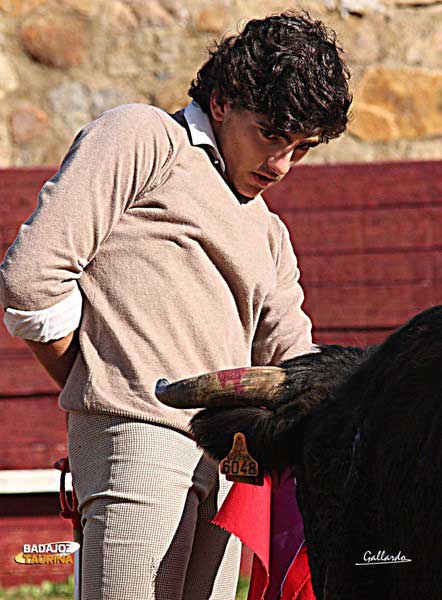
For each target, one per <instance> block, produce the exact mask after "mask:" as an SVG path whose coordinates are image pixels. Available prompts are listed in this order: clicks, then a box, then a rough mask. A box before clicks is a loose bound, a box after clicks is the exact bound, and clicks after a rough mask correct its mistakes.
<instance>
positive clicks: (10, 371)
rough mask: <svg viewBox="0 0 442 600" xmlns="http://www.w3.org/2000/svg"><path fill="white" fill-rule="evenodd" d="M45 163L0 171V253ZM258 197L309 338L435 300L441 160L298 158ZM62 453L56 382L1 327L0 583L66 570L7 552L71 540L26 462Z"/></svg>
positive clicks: (339, 339)
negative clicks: (299, 292) (291, 252)
mask: <svg viewBox="0 0 442 600" xmlns="http://www.w3.org/2000/svg"><path fill="white" fill-rule="evenodd" d="M52 173H53V169H52V170H51V169H46V168H35V169H9V170H3V171H0V197H1V201H0V255H3V253H4V252H5V251H6V249H7V247H8V246H9V245H10V243H11V241H12V240H13V239H14V237H15V235H16V233H17V229H18V226H19V224H20V223H21V222H23V221H24V220H25V219H26V218H27V217H28V216H29V215H30V213H31V212H32V210H33V209H34V206H35V203H36V197H37V194H38V190H39V189H40V187H41V185H42V183H43V182H44V181H45V180H46V179H48V178H49V177H50V176H51V175H52ZM266 199H267V201H268V204H269V206H270V207H271V208H272V210H274V211H275V212H277V213H278V214H279V215H280V216H281V217H282V219H283V220H284V221H285V223H286V224H287V226H288V228H289V230H290V234H291V238H292V243H293V245H294V247H295V251H296V253H297V255H298V257H299V262H300V266H301V271H302V285H303V287H304V290H305V294H306V300H305V305H304V306H305V309H306V311H307V312H308V313H309V314H310V315H311V317H312V319H313V323H314V334H315V340H316V341H317V342H321V343H332V342H336V343H344V344H352V345H365V344H368V343H374V342H377V341H380V340H382V339H383V338H384V337H385V336H386V335H387V333H388V332H389V331H391V330H392V329H393V328H395V327H396V326H398V325H399V324H401V323H402V322H404V321H405V320H407V319H408V318H409V317H411V316H412V315H413V314H415V313H416V312H418V311H420V310H422V309H424V308H426V307H428V306H431V305H434V304H438V303H441V302H442V252H441V249H442V235H441V234H442V163H441V162H403V163H382V164H381V163H378V164H361V165H341V166H299V167H296V169H294V170H293V171H292V172H291V173H290V174H289V175H288V176H287V177H286V178H285V179H284V181H283V182H282V183H281V184H279V186H278V187H276V188H275V189H274V190H272V191H271V192H270V193H268V194H267V198H266ZM29 276H30V277H32V265H31V266H30V273H29ZM65 455H66V444H65V430H64V419H63V415H62V413H61V411H59V410H58V409H57V387H56V386H55V384H54V383H52V381H51V380H50V378H49V377H48V376H47V375H46V374H45V373H44V372H43V370H42V369H41V368H40V367H39V366H38V364H37V363H36V361H35V359H34V358H33V357H32V355H31V353H30V352H29V351H28V349H27V348H26V346H25V345H24V343H23V342H22V341H20V340H18V339H14V338H11V337H10V336H9V335H8V334H7V332H6V330H5V328H4V327H3V325H0V529H1V536H0V557H1V561H0V585H4V586H6V585H15V584H18V583H23V582H38V581H41V580H42V579H45V578H51V579H53V580H60V579H64V578H65V577H66V576H67V575H68V573H69V569H68V568H67V567H66V566H48V567H40V566H38V567H35V566H23V565H17V564H15V563H14V562H13V557H14V556H15V555H16V554H18V553H19V552H20V551H21V546H22V544H24V543H43V542H50V541H60V540H63V539H70V526H69V524H67V523H65V522H63V521H62V520H61V519H60V518H59V517H58V515H57V512H58V505H57V497H56V494H55V492H54V489H55V488H54V484H53V483H50V484H47V485H46V487H45V486H44V485H43V484H41V480H42V478H43V479H44V474H45V473H46V474H47V472H46V471H42V472H41V473H42V475H41V477H40V476H39V473H40V472H39V471H37V470H38V469H43V470H47V469H50V468H51V467H52V464H53V462H54V461H55V460H56V459H58V458H60V457H62V456H65ZM15 470H22V473H19V474H18V475H19V478H20V476H21V478H20V479H21V485H18V484H14V483H13V481H12V483H11V480H13V477H12V476H13V475H16V473H14V471H15ZM8 475H10V477H9V480H8ZM33 475H36V477H33ZM39 477H40V478H39ZM27 479H28V480H29V482H30V483H29V486H28V487H27V491H23V489H22V488H23V485H25V487H26V484H23V482H26V480H27ZM8 481H9V483H8ZM14 481H15V480H14ZM39 481H40V483H38V482H39Z"/></svg>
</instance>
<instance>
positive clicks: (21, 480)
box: [0, 469, 72, 494]
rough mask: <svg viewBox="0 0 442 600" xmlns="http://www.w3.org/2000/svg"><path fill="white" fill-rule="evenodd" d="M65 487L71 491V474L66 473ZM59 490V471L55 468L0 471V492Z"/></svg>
mask: <svg viewBox="0 0 442 600" xmlns="http://www.w3.org/2000/svg"><path fill="white" fill-rule="evenodd" d="M66 489H67V490H68V491H71V489H72V479H71V474H70V473H67V474H66ZM59 490H60V471H57V470H56V469H18V470H13V469H11V470H5V471H0V494H39V493H40V494H41V493H48V492H58V491H59Z"/></svg>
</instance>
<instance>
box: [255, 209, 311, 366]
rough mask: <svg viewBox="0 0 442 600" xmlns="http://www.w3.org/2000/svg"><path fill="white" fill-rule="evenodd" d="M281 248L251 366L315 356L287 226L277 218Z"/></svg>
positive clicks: (263, 311)
mask: <svg viewBox="0 0 442 600" xmlns="http://www.w3.org/2000/svg"><path fill="white" fill-rule="evenodd" d="M277 223H279V230H280V247H279V252H278V258H277V264H276V284H275V287H274V289H273V290H271V291H270V292H269V294H268V296H267V298H266V300H265V302H264V305H263V307H262V310H261V316H260V319H259V323H258V326H257V329H256V332H255V337H254V341H253V347H252V365H257V366H260V365H278V364H279V363H280V362H282V361H284V360H287V359H288V358H293V357H295V356H298V355H300V354H306V353H310V352H316V351H317V349H316V346H315V345H314V344H313V342H312V324H311V321H310V319H309V317H308V316H307V315H306V313H305V312H304V311H303V310H302V303H303V300H304V293H303V291H302V288H301V286H300V284H299V269H298V265H297V260H296V256H295V254H294V252H293V248H292V245H291V243H290V237H289V233H288V230H287V228H286V226H285V225H284V224H283V223H282V222H281V221H280V220H279V218H277Z"/></svg>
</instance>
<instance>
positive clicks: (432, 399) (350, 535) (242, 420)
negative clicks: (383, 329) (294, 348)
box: [192, 306, 442, 600]
mask: <svg viewBox="0 0 442 600" xmlns="http://www.w3.org/2000/svg"><path fill="white" fill-rule="evenodd" d="M280 366H281V367H283V368H284V369H285V370H286V371H287V374H288V376H289V382H288V385H287V386H285V389H284V390H283V391H282V392H281V394H280V395H279V396H278V397H277V398H276V399H275V400H274V402H273V403H272V405H271V406H269V407H267V408H264V407H263V406H261V404H262V398H261V399H260V398H259V397H257V398H256V407H254V406H252V407H246V408H233V409H224V408H222V409H211V408H209V409H206V410H204V411H201V412H200V413H198V414H197V415H196V416H195V417H194V419H193V421H192V431H193V434H194V435H195V438H196V440H197V442H198V444H199V445H200V446H201V447H202V448H204V449H205V450H207V451H208V452H209V453H210V454H212V455H213V456H214V457H215V458H217V459H222V458H223V457H225V456H226V455H227V453H228V451H229V450H230V448H231V445H232V439H233V435H234V433H235V432H237V431H242V432H243V433H244V434H245V436H246V440H247V444H248V448H249V451H250V453H251V454H252V455H253V456H254V457H255V458H256V459H257V460H259V461H260V462H261V464H262V465H263V466H264V469H265V471H266V472H276V473H278V472H279V473H281V472H282V471H284V470H285V469H286V468H290V469H291V470H292V472H293V474H294V476H295V477H296V480H297V486H298V501H299V506H300V509H301V512H302V515H303V519H304V526H305V536H306V541H307V548H308V556H309V563H310V568H311V573H312V581H313V588H314V591H315V594H316V597H317V599H318V600H347V599H349V600H350V599H351V600H365V599H367V600H375V599H382V598H385V599H391V600H393V599H394V600H408V599H409V600H411V599H413V600H416V599H418V598H419V599H420V598H422V599H427V600H428V599H434V600H436V598H437V599H440V598H442V581H441V570H442V510H441V507H442V503H441V498H440V493H441V490H442V476H441V462H442V461H441V457H442V435H441V432H442V410H441V408H442V306H437V307H434V308H431V309H428V310H427V311H425V312H423V313H421V314H419V315H417V316H416V317H414V318H413V319H412V320H411V321H410V322H408V323H407V324H406V325H404V326H403V327H402V328H401V329H399V330H398V331H396V332H395V333H393V334H392V335H391V336H389V337H388V338H387V339H386V341H385V342H384V343H383V344H382V345H380V346H374V347H370V348H367V349H360V348H348V347H341V346H322V347H321V352H320V353H316V354H308V355H304V356H301V357H298V358H294V359H292V360H288V361H286V362H284V363H282V364H281V365H280ZM378 553H379V555H378ZM382 553H383V554H382ZM376 555H378V558H379V561H375V562H383V559H385V558H387V557H388V556H390V557H398V555H399V558H401V557H402V558H407V559H409V560H410V561H411V562H405V561H402V560H401V561H400V562H396V563H391V564H388V563H390V562H391V561H388V563H387V562H386V564H382V565H374V564H364V565H362V566H358V565H356V564H355V563H364V562H365V560H366V559H367V558H369V557H373V556H376Z"/></svg>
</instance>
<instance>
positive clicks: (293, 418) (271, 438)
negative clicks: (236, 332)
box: [156, 346, 365, 472]
mask: <svg viewBox="0 0 442 600" xmlns="http://www.w3.org/2000/svg"><path fill="white" fill-rule="evenodd" d="M364 356H365V350H362V349H360V348H346V347H341V346H323V347H321V348H320V352H314V353H311V354H306V355H303V356H299V357H297V358H294V359H292V360H288V361H286V362H284V363H282V364H281V366H280V367H249V368H241V369H232V370H226V371H217V372H213V373H207V374H205V375H201V376H199V377H194V378H190V379H184V380H181V381H178V382H175V383H171V384H168V382H167V381H165V380H160V381H159V382H158V384H157V389H156V395H157V397H158V399H159V400H160V401H161V402H163V403H164V404H166V405H168V406H172V407H175V408H205V409H206V410H203V411H201V412H199V413H198V414H197V415H196V416H195V417H194V418H193V419H192V422H191V431H192V433H193V435H194V437H195V439H196V441H197V443H198V445H199V446H201V447H202V448H203V449H204V450H206V451H207V452H209V453H210V454H211V455H212V456H214V457H215V458H216V459H217V460H221V459H223V458H224V457H225V456H226V455H227V454H228V453H229V450H230V449H231V447H232V443H233V438H234V435H235V433H237V432H242V433H243V434H244V436H245V438H246V440H247V447H248V449H249V451H250V453H251V455H252V456H253V457H254V458H255V459H256V460H257V461H258V462H259V463H260V464H261V466H262V467H263V470H264V472H272V471H279V472H281V471H283V470H284V469H285V468H286V467H287V466H289V465H290V466H292V467H293V466H294V465H295V464H296V462H297V459H298V451H299V448H300V444H301V442H302V429H301V428H300V425H301V424H302V423H304V421H305V419H306V418H308V417H310V416H312V415H313V414H314V413H315V412H316V411H317V410H318V409H319V407H320V406H321V405H324V404H326V403H328V402H329V401H330V400H331V399H332V398H333V395H334V392H335V390H336V389H337V388H338V387H339V386H340V385H341V384H342V382H343V381H345V380H346V379H347V378H348V375H349V374H350V373H351V372H352V371H353V370H354V368H355V367H356V366H357V365H358V364H359V363H360V362H361V360H362V359H363V358H364Z"/></svg>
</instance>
